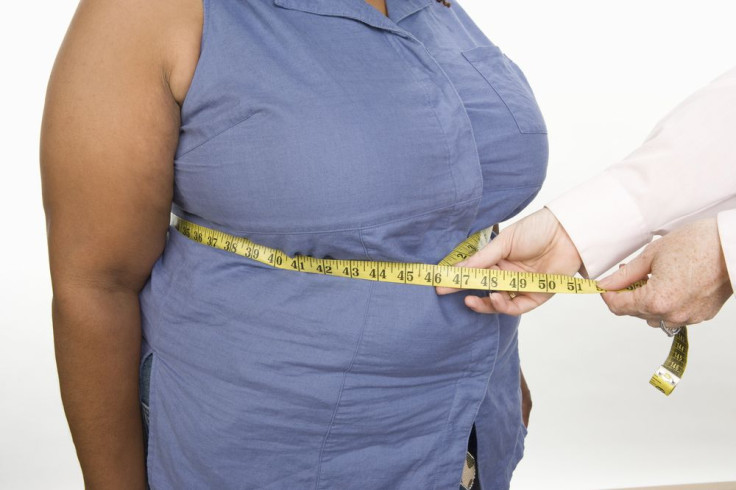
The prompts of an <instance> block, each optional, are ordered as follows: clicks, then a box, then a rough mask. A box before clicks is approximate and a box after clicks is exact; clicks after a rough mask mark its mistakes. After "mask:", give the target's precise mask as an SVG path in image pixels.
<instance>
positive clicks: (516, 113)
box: [462, 46, 547, 134]
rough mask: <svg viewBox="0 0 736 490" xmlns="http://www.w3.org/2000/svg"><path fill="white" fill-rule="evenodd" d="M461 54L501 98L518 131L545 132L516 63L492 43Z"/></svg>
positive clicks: (530, 90) (532, 94) (530, 91)
mask: <svg viewBox="0 0 736 490" xmlns="http://www.w3.org/2000/svg"><path fill="white" fill-rule="evenodd" d="M462 55H463V56H464V57H465V59H466V60H468V62H469V63H470V64H471V65H473V67H474V68H475V69H476V70H478V72H479V73H480V74H481V75H482V76H483V78H485V80H486V81H487V82H488V83H489V84H490V86H491V87H492V88H493V90H495V91H496V93H497V94H498V96H499V97H500V98H501V100H503V102H504V104H506V107H507V108H508V110H509V112H510V113H511V115H512V116H513V118H514V120H515V121H516V125H517V126H518V127H519V131H520V132H522V133H542V134H546V133H547V126H546V125H545V123H544V118H543V117H542V113H541V111H540V110H539V106H538V105H537V101H536V99H535V98H534V93H533V92H532V89H531V87H530V86H529V83H528V82H527V80H526V77H525V76H524V74H523V73H522V72H521V70H520V69H519V67H518V66H516V64H515V63H514V62H513V61H511V60H510V59H509V58H508V57H507V56H506V55H505V54H503V53H502V52H501V50H500V49H498V47H496V46H477V47H475V48H472V49H468V50H466V51H462Z"/></svg>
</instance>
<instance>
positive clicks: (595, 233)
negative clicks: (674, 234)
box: [547, 68, 736, 277]
mask: <svg viewBox="0 0 736 490" xmlns="http://www.w3.org/2000/svg"><path fill="white" fill-rule="evenodd" d="M547 208H549V209H550V210H551V211H552V212H553V213H554V214H555V216H556V217H557V219H559V220H560V222H561V223H562V226H563V227H564V228H565V230H566V231H567V233H568V234H569V235H570V238H571V239H572V241H573V243H574V244H575V246H576V247H577V249H578V252H580V256H581V257H582V259H583V264H584V270H583V272H584V273H585V274H586V275H587V276H589V277H597V276H599V275H601V274H602V273H604V272H605V271H607V270H608V269H610V268H611V267H612V266H613V265H615V264H616V263H617V262H618V261H620V260H621V259H623V258H625V257H627V256H628V255H629V254H631V253H632V252H634V251H636V250H637V249H639V248H640V247H642V246H643V245H645V244H646V243H648V242H649V241H651V239H652V238H653V236H654V235H663V234H665V233H667V232H668V231H671V230H672V229H674V228H676V227H678V226H680V225H682V224H684V223H686V222H689V221H693V220H695V219H698V218H702V217H706V216H715V215H716V214H718V212H719V211H723V210H727V209H736V68H734V69H731V70H730V71H728V72H727V73H725V74H723V75H721V76H720V77H719V78H717V79H716V80H714V81H713V82H711V83H710V84H709V85H707V86H706V87H704V88H702V89H700V90H698V91H697V92H695V93H694V94H692V95H691V96H690V97H689V98H688V99H686V100H685V101H683V102H682V103H681V104H680V105H678V106H677V107H676V108H675V109H674V110H673V111H672V112H671V113H670V114H668V115H667V116H666V117H665V118H664V119H662V120H661V121H660V122H659V123H658V124H657V126H656V127H655V128H654V130H653V131H652V132H651V133H650V134H649V136H648V137H647V139H646V140H645V142H644V143H643V144H642V146H640V147H639V148H637V149H636V150H635V151H634V152H633V153H631V154H630V155H629V156H627V157H626V158H625V159H623V160H622V161H620V162H618V163H616V164H614V165H611V166H610V167H608V168H607V169H606V170H605V171H604V172H603V173H601V174H599V175H598V176H596V177H594V178H592V179H590V180H589V181H587V182H585V183H583V184H581V185H578V186H577V187H575V188H573V189H572V190H570V191H569V192H567V193H565V194H563V195H562V196H560V197H558V198H557V199H555V200H553V201H551V202H550V203H548V204H547ZM724 216H726V218H724V220H726V221H728V223H729V226H730V230H731V233H735V232H733V220H734V218H733V216H732V214H727V215H724ZM727 233H728V232H727ZM729 236H731V235H729ZM731 238H732V237H731ZM730 243H731V245H730V247H731V249H730V254H731V257H733V254H734V248H736V244H734V243H733V241H731V242H730ZM729 267H732V269H730V270H731V273H732V274H733V273H734V272H736V271H734V270H733V267H736V264H734V263H733V261H732V262H731V263H730V264H729ZM731 277H733V276H731Z"/></svg>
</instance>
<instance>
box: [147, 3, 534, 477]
mask: <svg viewBox="0 0 736 490" xmlns="http://www.w3.org/2000/svg"><path fill="white" fill-rule="evenodd" d="M204 8H205V22H204V30H203V40H202V50H201V54H200V59H199V62H198V65H197V68H196V71H195V74H194V78H193V80H192V84H191V87H190V89H189V93H188V94H187V97H186V100H185V101H184V103H183V106H182V111H181V112H182V123H181V124H182V125H181V134H180V139H179V146H178V149H177V153H176V157H175V162H174V164H175V191H174V203H173V205H172V211H173V212H174V213H176V214H177V215H179V216H181V217H183V218H185V219H188V220H191V221H193V222H196V223H200V224H203V225H205V226H209V227H213V228H218V229H221V230H223V231H226V232H228V233H231V234H235V235H241V236H246V237H248V238H250V239H251V240H253V241H255V242H257V243H261V244H263V245H266V246H269V247H275V248H279V249H281V250H283V251H285V252H286V253H287V254H289V255H293V254H302V255H311V256H315V257H330V258H338V259H356V260H357V259H362V260H386V261H402V262H429V263H436V262H438V261H439V260H440V259H441V258H442V257H444V256H445V255H446V254H447V253H448V252H449V251H450V250H452V248H453V247H454V246H455V245H456V244H457V243H459V242H461V241H462V240H463V239H464V238H466V237H467V236H469V235H470V234H471V233H473V232H475V231H477V230H479V229H482V228H485V227H487V226H489V225H491V224H493V223H496V222H499V221H503V220H506V219H508V218H510V217H511V216H513V215H514V214H516V213H517V212H519V211H520V210H521V209H522V208H523V207H524V206H525V205H526V204H527V203H528V202H529V201H530V200H531V199H533V197H534V196H535V195H536V193H537V192H538V191H539V188H540V186H541V184H542V181H543V180H544V177H545V172H546V163H547V137H546V127H545V124H544V120H543V118H542V116H541V113H540V111H539V108H538V107H537V104H536V102H535V100H534V96H533V94H532V91H531V89H530V87H529V85H528V83H527V81H526V79H525V78H524V75H523V74H522V73H521V71H520V70H519V68H518V67H517V66H516V65H515V64H514V63H513V62H512V61H511V60H510V59H508V58H507V57H506V56H505V55H504V54H503V53H502V52H501V51H500V50H499V48H498V47H496V46H495V45H494V44H493V43H491V41H490V40H489V39H488V38H487V37H486V36H485V34H484V33H482V32H481V31H480V30H479V29H478V27H477V26H476V25H475V24H474V23H473V21H472V20H471V19H470V18H469V17H468V16H467V14H466V13H465V12H464V11H463V9H462V7H461V6H460V5H459V4H458V2H457V1H454V0H453V2H452V7H451V8H446V7H444V6H443V5H441V4H440V3H437V2H436V1H435V0H387V9H388V12H389V16H388V17H386V16H384V15H383V14H382V13H380V12H379V11H378V10H376V9H375V8H374V7H372V6H370V5H369V4H367V3H366V2H365V1H364V0H340V1H337V0H249V1H231V0H205V1H204ZM466 294H483V293H482V292H464V293H458V294H453V295H447V296H438V295H437V294H436V293H435V291H434V288H431V287H418V286H407V285H400V284H389V283H374V282H369V281H360V280H350V279H344V278H336V277H326V276H319V275H314V274H300V273H295V272H292V271H288V270H277V269H272V268H270V267H268V266H266V265H263V264H261V263H258V262H255V261H252V260H250V259H246V258H243V257H240V256H237V255H235V254H231V253H228V252H225V251H221V250H217V249H214V248H210V247H207V246H205V245H202V244H199V243H195V242H193V241H191V240H189V239H187V238H185V237H184V236H183V235H181V234H179V233H178V232H177V231H176V230H174V229H173V228H171V229H170V230H169V235H168V238H167V243H166V247H165V249H164V252H163V254H162V255H161V257H160V258H159V259H158V261H157V262H156V263H155V265H154V268H153V270H152V274H151V277H150V279H149V281H148V282H147V284H146V285H145V287H144V289H143V290H142V291H141V294H140V301H141V313H142V325H143V335H144V342H143V349H142V353H141V355H142V357H141V358H142V360H143V359H146V358H148V356H149V355H150V356H151V358H152V362H151V366H150V368H151V369H150V380H149V381H150V384H149V385H148V386H149V391H150V393H149V398H148V400H147V401H148V404H147V405H148V413H149V424H148V435H149V436H148V443H147V444H148V453H147V466H148V478H149V482H150V485H151V487H152V488H154V489H156V490H164V489H177V488H188V489H194V488H218V489H229V488H238V489H251V488H265V489H290V490H291V489H338V488H339V489H420V488H421V489H453V490H454V489H457V488H458V485H459V482H460V475H461V473H462V468H463V463H464V458H465V453H466V449H467V444H468V436H469V434H470V431H471V427H472V426H473V423H475V425H476V431H477V453H478V454H477V456H478V470H479V481H480V483H481V487H482V488H483V489H484V490H489V489H499V488H500V489H502V488H507V487H508V485H509V479H510V477H511V473H512V472H513V470H514V467H515V466H516V464H517V462H518V461H519V459H520V458H521V456H522V454H523V446H524V436H525V435H526V429H525V428H524V427H523V424H522V421H521V409H520V396H521V395H520V389H519V357H518V350H517V327H518V319H516V318H512V317H507V316H503V315H481V314H477V313H475V312H473V311H471V310H470V309H468V308H467V307H465V305H464V303H463V296H465V295H466Z"/></svg>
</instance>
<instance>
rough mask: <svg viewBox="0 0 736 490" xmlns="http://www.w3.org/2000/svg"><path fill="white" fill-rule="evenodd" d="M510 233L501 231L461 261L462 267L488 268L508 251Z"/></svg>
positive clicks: (506, 254) (507, 253) (505, 255)
mask: <svg viewBox="0 0 736 490" xmlns="http://www.w3.org/2000/svg"><path fill="white" fill-rule="evenodd" d="M511 237H512V233H508V232H507V233H501V234H499V235H498V236H496V238H494V239H493V240H491V241H490V242H488V244H487V245H486V246H485V247H483V248H481V249H480V250H478V251H477V252H475V253H474V254H473V255H471V256H470V257H469V258H467V259H465V260H464V261H463V264H462V266H463V267H475V268H479V269H488V268H490V267H492V266H494V265H496V264H498V263H499V262H500V261H501V260H502V259H504V258H506V257H507V256H508V255H509V253H510V248H511V247H510V244H511Z"/></svg>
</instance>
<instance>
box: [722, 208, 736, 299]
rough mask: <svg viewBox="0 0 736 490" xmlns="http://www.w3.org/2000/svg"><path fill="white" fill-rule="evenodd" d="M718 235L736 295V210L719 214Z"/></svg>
mask: <svg viewBox="0 0 736 490" xmlns="http://www.w3.org/2000/svg"><path fill="white" fill-rule="evenodd" d="M718 234H719V235H720V238H721V248H722V249H723V257H724V258H725V259H726V268H727V269H728V277H729V278H730V279H731V287H732V288H733V290H734V292H735V293H736V209H730V210H728V211H721V212H720V213H718Z"/></svg>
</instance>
